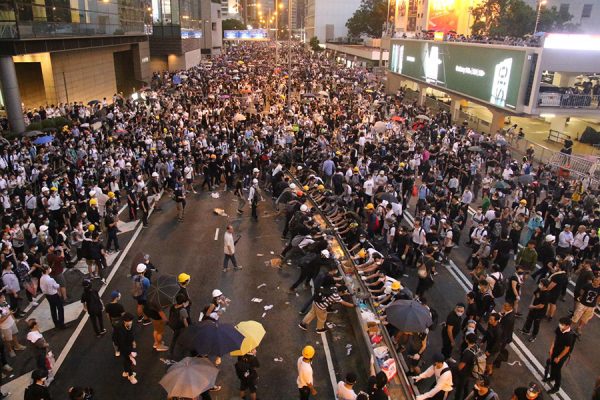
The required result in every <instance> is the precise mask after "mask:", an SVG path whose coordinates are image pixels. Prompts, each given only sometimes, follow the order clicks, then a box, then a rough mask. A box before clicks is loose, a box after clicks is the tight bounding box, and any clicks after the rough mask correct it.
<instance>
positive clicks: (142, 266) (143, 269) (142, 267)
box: [135, 263, 146, 274]
mask: <svg viewBox="0 0 600 400" xmlns="http://www.w3.org/2000/svg"><path fill="white" fill-rule="evenodd" d="M135 271H136V272H137V273H138V274H143V273H144V272H146V264H144V263H139V264H138V265H137V267H135Z"/></svg>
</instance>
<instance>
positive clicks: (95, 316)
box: [81, 279, 106, 337]
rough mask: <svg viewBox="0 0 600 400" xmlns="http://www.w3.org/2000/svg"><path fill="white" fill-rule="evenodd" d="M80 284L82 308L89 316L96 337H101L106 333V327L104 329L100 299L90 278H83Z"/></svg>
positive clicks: (102, 308) (102, 307)
mask: <svg viewBox="0 0 600 400" xmlns="http://www.w3.org/2000/svg"><path fill="white" fill-rule="evenodd" d="M81 285H82V286H83V294H82V295H81V304H83V310H84V311H86V312H87V313H88V315H89V316H90V321H91V323H92V327H93V328H94V332H96V337H101V336H103V335H104V334H105V333H106V329H104V316H103V315H102V312H103V311H104V306H103V305H102V300H100V295H99V294H98V291H97V290H96V289H94V287H93V286H92V281H91V280H89V279H84V280H83V282H82V284H81Z"/></svg>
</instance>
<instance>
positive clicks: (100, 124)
mask: <svg viewBox="0 0 600 400" xmlns="http://www.w3.org/2000/svg"><path fill="white" fill-rule="evenodd" d="M100 127H102V122H100V121H97V122H94V123H93V124H92V129H93V130H95V131H97V130H98V129H100Z"/></svg>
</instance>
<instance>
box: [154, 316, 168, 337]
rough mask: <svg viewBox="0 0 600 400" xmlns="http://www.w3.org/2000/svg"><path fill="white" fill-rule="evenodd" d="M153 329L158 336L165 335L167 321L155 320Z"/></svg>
mask: <svg viewBox="0 0 600 400" xmlns="http://www.w3.org/2000/svg"><path fill="white" fill-rule="evenodd" d="M152 328H153V329H154V332H155V333H156V334H157V335H162V334H163V333H165V321H163V320H162V319H153V320H152Z"/></svg>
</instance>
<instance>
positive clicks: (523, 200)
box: [519, 199, 527, 206]
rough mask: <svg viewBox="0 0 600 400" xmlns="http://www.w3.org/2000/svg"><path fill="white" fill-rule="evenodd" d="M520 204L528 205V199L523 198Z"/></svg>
mask: <svg viewBox="0 0 600 400" xmlns="http://www.w3.org/2000/svg"><path fill="white" fill-rule="evenodd" d="M519 204H521V205H524V206H526V205H527V200H525V199H522V200H521V201H520V202H519Z"/></svg>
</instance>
